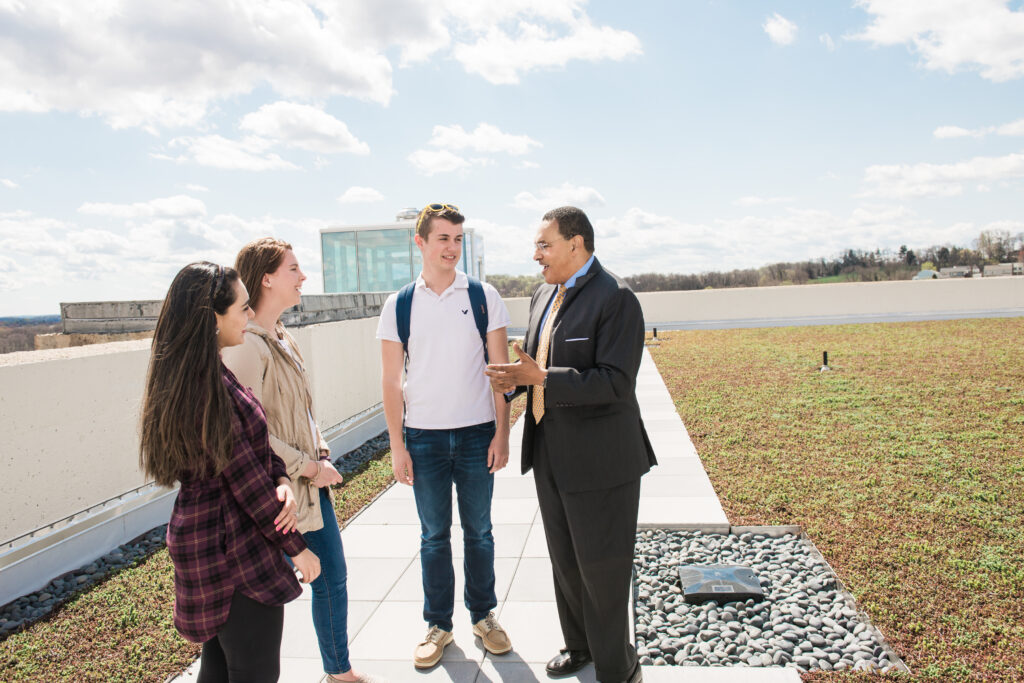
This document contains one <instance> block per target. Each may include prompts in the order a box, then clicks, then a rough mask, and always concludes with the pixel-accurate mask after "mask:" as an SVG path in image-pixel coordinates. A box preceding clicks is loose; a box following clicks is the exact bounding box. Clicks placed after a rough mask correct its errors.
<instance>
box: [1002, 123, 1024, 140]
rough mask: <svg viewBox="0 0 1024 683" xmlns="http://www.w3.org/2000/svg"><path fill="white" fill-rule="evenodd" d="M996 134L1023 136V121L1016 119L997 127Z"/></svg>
mask: <svg viewBox="0 0 1024 683" xmlns="http://www.w3.org/2000/svg"><path fill="white" fill-rule="evenodd" d="M996 134H998V135H1014V136H1024V119H1017V120H1016V121H1012V122H1010V123H1004V124H1003V125H1001V126H997V127H996Z"/></svg>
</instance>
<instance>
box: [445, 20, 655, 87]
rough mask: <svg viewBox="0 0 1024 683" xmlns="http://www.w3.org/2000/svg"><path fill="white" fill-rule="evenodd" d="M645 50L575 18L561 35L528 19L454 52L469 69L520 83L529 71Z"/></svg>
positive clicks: (629, 37)
mask: <svg viewBox="0 0 1024 683" xmlns="http://www.w3.org/2000/svg"><path fill="white" fill-rule="evenodd" d="M642 52H643V50H642V49H641V46H640V40H639V39H638V38H637V37H636V36H635V35H633V34H632V33H630V32H628V31H620V30H617V29H614V28H611V27H610V26H594V25H593V24H591V23H590V20H589V19H587V18H586V17H585V16H578V17H574V18H573V19H572V20H570V21H568V22H566V28H565V29H562V30H561V31H559V30H557V29H555V28H554V27H552V26H551V25H550V24H548V25H543V24H540V23H532V22H529V21H525V20H522V21H519V22H518V24H517V26H516V29H515V30H514V31H508V30H506V29H505V28H502V27H501V26H490V27H489V28H488V29H487V30H486V32H485V33H484V34H483V35H481V36H480V37H479V38H477V39H476V40H475V41H474V42H473V43H472V44H470V43H458V44H456V45H455V47H454V49H453V51H452V53H453V55H454V57H455V59H456V60H458V61H459V62H460V63H461V64H462V66H463V67H464V68H465V69H466V71H468V72H469V73H475V74H478V75H480V76H482V77H483V78H484V79H486V80H488V81H490V82H491V83H500V84H511V83H518V82H519V80H520V78H521V77H522V74H524V73H525V72H528V71H533V70H535V69H542V68H561V67H564V66H565V65H566V64H567V63H568V62H569V61H571V60H575V59H581V60H586V61H600V60H605V59H611V60H614V61H621V60H623V59H626V58H627V57H632V56H636V55H639V54H641V53H642Z"/></svg>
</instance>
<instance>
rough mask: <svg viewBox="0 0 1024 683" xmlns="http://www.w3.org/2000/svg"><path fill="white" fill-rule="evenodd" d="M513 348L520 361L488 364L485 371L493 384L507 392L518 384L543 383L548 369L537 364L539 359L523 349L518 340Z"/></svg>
mask: <svg viewBox="0 0 1024 683" xmlns="http://www.w3.org/2000/svg"><path fill="white" fill-rule="evenodd" d="M512 349H513V350H514V351H515V352H516V355H518V356H519V361H518V362H515V363H505V364H503V365H488V366H487V369H486V370H485V371H484V372H485V374H486V375H487V376H488V377H490V378H491V386H492V387H494V388H496V389H498V390H500V391H502V392H506V391H510V390H512V389H514V388H515V387H517V386H525V385H528V384H543V383H544V378H545V377H547V375H548V371H547V370H545V369H544V368H542V367H541V366H539V365H537V361H535V360H534V359H533V358H531V357H530V356H529V354H527V353H526V351H523V349H522V347H521V346H519V343H518V342H516V343H515V344H513V345H512ZM503 387H504V388H503Z"/></svg>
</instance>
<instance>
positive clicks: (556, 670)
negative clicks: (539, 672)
mask: <svg viewBox="0 0 1024 683" xmlns="http://www.w3.org/2000/svg"><path fill="white" fill-rule="evenodd" d="M589 661H590V653H589V652H587V651H586V650H562V651H561V652H559V653H558V654H557V655H555V656H554V657H552V658H551V660H550V661H548V663H547V666H545V667H544V668H545V669H547V672H548V674H549V675H551V676H568V675H570V674H574V673H576V672H577V671H579V670H580V669H582V668H583V667H584V666H586V664H587V662H589Z"/></svg>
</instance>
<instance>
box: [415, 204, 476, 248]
mask: <svg viewBox="0 0 1024 683" xmlns="http://www.w3.org/2000/svg"><path fill="white" fill-rule="evenodd" d="M443 207H444V208H442V209H441V210H440V211H435V210H434V209H431V208H430V205H427V206H426V207H424V209H423V210H422V211H420V215H419V216H417V218H416V234H417V235H419V236H420V237H422V238H423V239H427V238H429V237H430V231H431V230H433V229H434V219H435V218H443V219H445V220H446V221H451V222H452V223H454V224H455V225H462V224H463V223H465V222H466V217H465V216H463V215H462V214H461V213H459V212H458V210H456V208H455V207H452V206H449V205H447V204H444V205H443Z"/></svg>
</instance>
